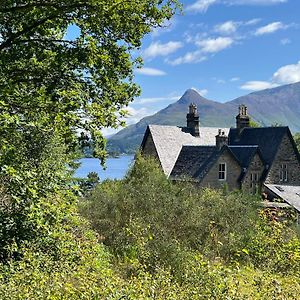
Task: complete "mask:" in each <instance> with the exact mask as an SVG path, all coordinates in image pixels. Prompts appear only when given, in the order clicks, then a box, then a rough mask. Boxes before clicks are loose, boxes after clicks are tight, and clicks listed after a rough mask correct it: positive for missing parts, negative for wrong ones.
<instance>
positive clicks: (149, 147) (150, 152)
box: [142, 133, 159, 159]
mask: <svg viewBox="0 0 300 300" xmlns="http://www.w3.org/2000/svg"><path fill="white" fill-rule="evenodd" d="M142 155H144V156H151V157H154V158H156V159H159V157H158V154H157V151H156V147H155V144H154V141H153V138H152V134H151V133H149V134H148V137H147V139H146V142H145V145H144V148H143V149H142Z"/></svg>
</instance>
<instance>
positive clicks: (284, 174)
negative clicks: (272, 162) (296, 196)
mask: <svg viewBox="0 0 300 300" xmlns="http://www.w3.org/2000/svg"><path fill="white" fill-rule="evenodd" d="M279 179H280V181H288V165H287V164H282V165H281V166H280V171H279Z"/></svg>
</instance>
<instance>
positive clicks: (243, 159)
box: [228, 145, 258, 168]
mask: <svg viewBox="0 0 300 300" xmlns="http://www.w3.org/2000/svg"><path fill="white" fill-rule="evenodd" d="M228 148H229V150H230V151H231V153H232V154H233V155H234V156H235V158H236V159H237V160H238V162H239V165H240V166H241V167H242V168H248V167H249V165H250V163H251V161H252V159H253V157H254V155H255V154H256V153H257V151H258V146H255V145H253V146H252V145H251V146H231V145H229V146H228Z"/></svg>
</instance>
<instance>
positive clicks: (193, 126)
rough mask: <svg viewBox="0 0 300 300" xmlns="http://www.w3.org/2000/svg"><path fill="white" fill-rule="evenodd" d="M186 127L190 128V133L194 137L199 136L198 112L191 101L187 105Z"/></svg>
mask: <svg viewBox="0 0 300 300" xmlns="http://www.w3.org/2000/svg"><path fill="white" fill-rule="evenodd" d="M186 120H187V128H188V129H189V130H190V132H191V134H192V135H193V136H195V137H200V131H199V124H200V122H199V114H198V112H197V105H196V104H194V103H191V104H190V106H189V113H188V114H187V115H186Z"/></svg>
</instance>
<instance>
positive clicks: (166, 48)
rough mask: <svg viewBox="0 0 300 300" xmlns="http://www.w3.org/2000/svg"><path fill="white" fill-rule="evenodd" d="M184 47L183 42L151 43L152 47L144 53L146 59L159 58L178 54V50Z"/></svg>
mask: <svg viewBox="0 0 300 300" xmlns="http://www.w3.org/2000/svg"><path fill="white" fill-rule="evenodd" d="M182 47H183V43H182V42H174V41H170V42H168V43H166V44H161V43H160V42H154V43H151V45H150V46H149V47H148V48H147V49H145V50H144V51H143V57H144V58H154V57H157V56H167V55H169V54H171V53H174V52H176V51H177V50H178V49H180V48H182Z"/></svg>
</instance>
